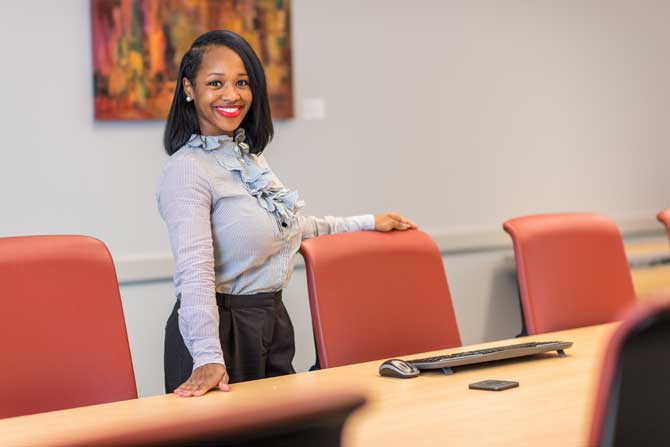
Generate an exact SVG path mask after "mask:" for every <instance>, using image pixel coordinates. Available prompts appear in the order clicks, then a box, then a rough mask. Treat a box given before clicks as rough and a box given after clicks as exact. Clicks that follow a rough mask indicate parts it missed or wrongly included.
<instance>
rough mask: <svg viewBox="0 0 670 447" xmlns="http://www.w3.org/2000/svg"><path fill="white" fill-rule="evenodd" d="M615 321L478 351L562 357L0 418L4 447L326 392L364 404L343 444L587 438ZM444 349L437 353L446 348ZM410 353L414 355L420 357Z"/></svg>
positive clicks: (370, 371) (276, 383)
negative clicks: (554, 348) (494, 383)
mask: <svg viewBox="0 0 670 447" xmlns="http://www.w3.org/2000/svg"><path fill="white" fill-rule="evenodd" d="M615 327H616V324H608V325H600V326H591V327H586V328H580V329H573V330H567V331H562V332H555V333H550V334H543V335H536V336H530V337H524V338H516V339H511V340H505V341H498V342H492V343H484V344H480V345H473V346H468V347H467V348H461V350H462V349H467V350H470V349H479V348H481V347H491V346H496V345H501V344H512V343H522V342H524V340H563V341H572V342H574V345H573V346H572V347H571V348H570V349H568V350H566V353H567V357H565V358H559V357H558V356H557V355H556V354H555V353H551V354H542V355H540V356H536V357H532V358H526V359H515V360H507V361H503V362H498V363H491V364H488V365H478V366H466V367H460V368H456V369H455V374H453V375H450V376H446V375H444V374H442V373H438V372H434V373H433V372H431V373H424V374H422V375H421V376H419V377H417V378H413V379H393V378H387V377H380V376H379V375H378V373H377V368H378V366H379V363H380V362H378V361H373V362H368V363H361V364H356V365H349V366H344V367H340V368H332V369H328V370H322V371H316V372H310V373H301V374H295V375H292V376H284V377H277V378H271V379H264V380H258V381H253V382H246V383H240V384H236V385H233V387H232V391H231V392H229V393H223V392H218V391H217V392H211V393H208V394H207V395H206V396H204V397H201V398H190V399H185V398H179V397H177V396H175V395H166V396H155V397H148V398H142V399H137V400H130V401H124V402H116V403H111V404H105V405H97V406H91V407H83V408H77V409H71V410H63V411H56V412H50V413H42V414H37V415H31V416H23V417H17V418H10V419H4V420H0V444H1V445H8V446H9V445H11V446H14V445H61V444H68V443H71V442H72V440H73V439H78V440H79V441H81V440H82V439H86V437H87V436H90V435H92V434H94V433H96V434H100V433H104V432H105V431H115V432H119V431H124V430H132V429H137V427H138V426H139V425H141V426H143V427H153V428H154V429H160V426H161V424H164V425H165V424H169V423H173V422H174V421H175V420H178V419H183V418H185V417H186V416H185V415H189V416H188V417H193V418H197V417H201V416H199V415H203V414H205V413H207V414H211V413H212V412H214V413H216V412H217V411H220V410H222V409H224V408H226V409H228V410H231V409H234V408H235V407H240V406H243V405H244V404H245V402H246V403H249V402H254V401H255V402H258V401H259V400H260V401H272V399H273V397H276V396H284V397H286V396H297V395H305V393H307V394H309V393H311V392H317V391H319V390H321V391H323V390H328V391H330V392H338V391H340V390H341V391H344V390H351V389H355V390H362V391H363V392H364V393H365V394H366V396H367V398H368V403H367V404H366V405H365V406H364V407H363V408H362V409H360V410H358V411H357V412H356V413H354V415H353V416H352V417H351V418H350V419H349V421H348V423H347V424H346V425H345V428H344V433H343V444H344V445H345V446H349V447H352V446H374V445H384V446H394V445H450V446H454V445H487V446H490V445H557V446H559V445H560V446H581V445H584V444H585V440H586V439H587V436H588V432H589V426H590V421H591V411H592V400H593V397H594V394H595V391H596V384H597V378H598V373H599V370H600V365H601V362H602V356H603V354H604V349H605V347H606V344H607V341H608V339H609V336H610V334H611V333H612V332H613V330H614V329H615ZM453 351H456V349H450V350H445V351H439V352H444V353H448V352H453ZM426 354H428V353H424V354H421V355H414V356H407V358H412V357H414V358H417V357H423V356H426ZM485 379H502V380H515V381H518V382H519V383H520V386H519V387H518V388H513V389H509V390H506V391H502V392H491V391H476V390H470V389H468V384H469V383H472V382H477V381H480V380H485Z"/></svg>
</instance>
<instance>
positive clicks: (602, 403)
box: [587, 299, 670, 446]
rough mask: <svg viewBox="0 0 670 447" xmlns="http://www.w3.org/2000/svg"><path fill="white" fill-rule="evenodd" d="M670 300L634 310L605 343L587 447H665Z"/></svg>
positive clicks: (669, 394)
mask: <svg viewBox="0 0 670 447" xmlns="http://www.w3.org/2000/svg"><path fill="white" fill-rule="evenodd" d="M669 346H670V301H668V300H667V299H666V300H664V301H659V302H656V303H653V304H649V302H645V303H644V305H642V306H639V307H638V306H636V307H634V308H633V309H631V311H630V313H629V314H628V315H627V316H626V318H624V321H623V322H622V323H621V325H620V326H619V327H618V328H617V330H616V332H615V333H614V335H613V336H612V338H611V339H610V341H609V344H608V347H607V352H606V354H605V360H604V363H603V367H602V371H601V373H600V383H599V385H598V391H597V394H596V400H595V406H594V412H593V421H592V423H591V433H590V437H589V443H588V444H587V445H590V446H613V445H620V446H627V445H667V444H668V439H670V424H668V406H669V405H670V387H668V384H667V382H668V377H670V355H668V349H669V348H668V347H669Z"/></svg>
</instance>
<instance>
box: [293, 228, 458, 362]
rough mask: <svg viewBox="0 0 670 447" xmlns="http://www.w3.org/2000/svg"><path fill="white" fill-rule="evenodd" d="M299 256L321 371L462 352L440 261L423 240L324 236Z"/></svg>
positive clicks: (412, 235) (395, 235) (414, 233)
mask: <svg viewBox="0 0 670 447" xmlns="http://www.w3.org/2000/svg"><path fill="white" fill-rule="evenodd" d="M301 253H302V255H303V257H304V258H305V265H306V268H307V285H308V290H309V302H310V308H311V313H312V325H313V327H314V336H315V339H316V346H317V351H318V355H319V361H320V364H321V367H322V368H330V367H334V366H341V365H347V364H351V363H359V362H364V361H370V360H377V359H382V358H389V357H395V356H399V355H406V354H412V353H417V352H426V351H431V350H437V349H442V348H448V347H454V346H460V345H461V339H460V336H459V334H458V326H457V324H456V317H455V315H454V309H453V306H452V303H451V295H450V294H449V286H448V284H447V278H446V275H445V273H444V266H443V264H442V257H441V255H440V252H439V250H438V248H437V246H436V245H435V243H434V242H433V240H432V239H431V238H430V236H428V235H427V234H426V233H423V232H421V231H418V230H410V231H402V232H390V233H380V232H374V231H366V232H355V233H340V234H334V235H329V236H321V237H317V238H313V239H308V240H306V241H304V242H303V243H302V246H301Z"/></svg>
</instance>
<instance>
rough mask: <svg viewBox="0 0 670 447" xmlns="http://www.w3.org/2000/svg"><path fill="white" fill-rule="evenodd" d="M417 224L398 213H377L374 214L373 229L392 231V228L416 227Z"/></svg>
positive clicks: (407, 228) (406, 228)
mask: <svg viewBox="0 0 670 447" xmlns="http://www.w3.org/2000/svg"><path fill="white" fill-rule="evenodd" d="M417 228H419V227H417V225H416V224H415V223H414V222H412V221H411V220H409V219H408V218H406V217H403V216H401V215H400V214H398V213H393V212H391V213H385V214H377V215H376V216H375V230H377V231H392V230H409V229H417Z"/></svg>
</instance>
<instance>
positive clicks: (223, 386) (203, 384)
mask: <svg viewBox="0 0 670 447" xmlns="http://www.w3.org/2000/svg"><path fill="white" fill-rule="evenodd" d="M229 380H230V379H229V378H228V372H227V371H226V367H225V366H223V365H221V364H219V363H208V364H206V365H202V366H199V367H198V368H196V369H194V370H193V372H192V373H191V377H189V378H188V380H187V381H186V382H184V383H182V384H181V385H179V386H178V387H177V389H176V390H174V392H175V394H177V395H179V396H182V397H191V396H202V395H203V394H205V393H206V392H207V391H209V390H211V389H212V388H217V387H218V388H219V389H220V390H221V391H230V385H228V381H229Z"/></svg>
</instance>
